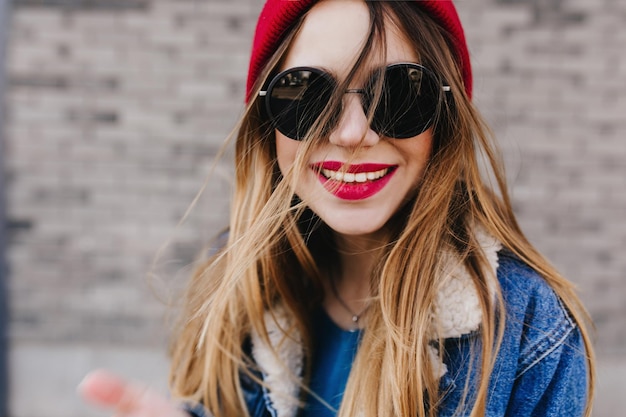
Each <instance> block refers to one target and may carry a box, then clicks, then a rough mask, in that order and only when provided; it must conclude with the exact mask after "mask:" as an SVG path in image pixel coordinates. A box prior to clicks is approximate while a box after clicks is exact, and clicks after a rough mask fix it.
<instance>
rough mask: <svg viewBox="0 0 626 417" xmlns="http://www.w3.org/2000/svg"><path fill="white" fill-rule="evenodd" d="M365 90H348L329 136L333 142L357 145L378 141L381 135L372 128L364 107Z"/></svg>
mask: <svg viewBox="0 0 626 417" xmlns="http://www.w3.org/2000/svg"><path fill="white" fill-rule="evenodd" d="M363 92H364V91H363V90H360V89H349V90H346V95H345V96H344V99H343V101H344V104H343V108H342V111H341V114H340V115H339V120H338V122H337V124H336V126H335V128H334V129H333V130H332V131H331V133H330V136H329V141H330V142H331V143H332V144H334V145H338V146H343V147H356V146H373V145H375V144H376V143H378V141H379V136H378V134H377V133H376V132H374V131H373V130H372V129H371V128H370V125H369V123H368V120H367V115H366V114H365V110H364V108H363V102H362V94H363Z"/></svg>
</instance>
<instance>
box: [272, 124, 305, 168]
mask: <svg viewBox="0 0 626 417" xmlns="http://www.w3.org/2000/svg"><path fill="white" fill-rule="evenodd" d="M299 146H300V142H298V141H297V140H293V139H289V138H288V137H287V136H285V135H283V134H282V133H280V132H278V131H276V160H277V162H278V167H279V168H280V172H281V173H282V174H283V176H284V175H285V174H286V173H287V172H288V171H289V169H290V168H291V167H292V166H293V163H294V161H295V160H296V154H297V153H298V148H299Z"/></svg>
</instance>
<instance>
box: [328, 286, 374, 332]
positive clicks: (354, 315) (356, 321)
mask: <svg viewBox="0 0 626 417" xmlns="http://www.w3.org/2000/svg"><path fill="white" fill-rule="evenodd" d="M330 288H331V290H333V295H334V296H335V298H336V299H337V301H339V304H341V306H342V307H343V308H344V309H345V310H346V311H347V312H348V313H350V315H351V316H352V323H354V328H352V329H351V331H352V332H356V331H357V330H359V320H360V319H361V316H363V314H364V313H365V312H366V311H367V309H368V308H369V306H370V304H369V302H368V303H367V304H366V305H365V307H363V310H361V312H360V313H355V312H354V311H352V309H351V308H350V307H349V306H348V304H347V303H346V302H345V301H344V300H343V298H341V296H340V295H339V291H337V287H336V285H335V280H334V279H331V280H330Z"/></svg>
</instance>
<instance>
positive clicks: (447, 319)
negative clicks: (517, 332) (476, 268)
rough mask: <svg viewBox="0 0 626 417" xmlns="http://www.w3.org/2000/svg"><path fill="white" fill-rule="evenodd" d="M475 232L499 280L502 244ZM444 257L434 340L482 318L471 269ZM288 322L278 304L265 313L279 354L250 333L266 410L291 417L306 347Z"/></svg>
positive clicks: (440, 371)
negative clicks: (286, 332) (272, 311)
mask: <svg viewBox="0 0 626 417" xmlns="http://www.w3.org/2000/svg"><path fill="white" fill-rule="evenodd" d="M474 232H475V237H476V239H477V241H478V243H479V245H480V246H481V248H482V250H483V253H484V255H485V257H486V258H487V261H488V263H489V266H490V271H486V273H487V277H488V279H489V282H491V283H493V285H495V282H496V270H497V268H498V252H499V251H500V249H502V244H501V243H500V242H499V241H498V240H497V239H496V238H494V237H493V236H490V235H489V234H487V233H486V232H485V231H484V230H483V229H482V228H480V227H477V228H475V230H474ZM444 256H445V257H446V259H444V262H443V263H442V264H443V265H444V268H443V270H442V271H441V273H442V276H443V284H442V287H441V289H440V291H439V293H438V294H437V297H436V299H435V304H434V307H433V311H432V313H431V329H430V330H429V335H430V337H431V340H437V339H439V337H441V338H444V339H447V338H455V337H460V336H462V335H465V334H468V333H471V332H473V331H476V330H478V328H479V326H480V324H481V322H482V310H481V308H480V300H479V298H478V292H477V290H476V287H475V285H474V283H473V281H472V278H471V276H470V274H469V272H468V271H467V270H466V268H465V267H463V266H462V265H461V264H460V263H459V262H458V260H456V259H455V257H454V255H452V254H450V253H448V254H445V255H444ZM290 323H291V316H290V315H289V314H287V312H286V311H284V309H277V311H276V312H275V318H274V317H273V316H272V315H271V314H270V313H269V312H266V313H265V324H266V326H267V330H268V334H269V338H270V343H271V345H272V346H274V348H275V349H276V353H277V355H275V354H274V353H273V349H271V348H270V347H269V346H267V344H266V343H265V342H264V341H263V340H262V339H261V337H260V336H259V335H258V334H256V333H254V332H253V334H252V335H251V337H252V356H253V357H254V360H255V361H256V363H257V364H258V365H259V367H260V369H261V371H262V373H263V380H264V381H265V383H266V384H267V388H264V393H265V396H266V400H267V403H268V410H269V411H270V412H271V413H272V415H273V416H274V417H293V416H295V415H296V412H297V409H298V400H297V398H298V392H299V389H300V386H299V384H298V381H297V380H296V379H294V376H296V375H301V373H302V366H303V357H304V352H303V347H302V343H301V339H300V336H299V335H298V334H295V335H292V336H291V337H285V336H284V333H283V331H284V330H285V329H289V328H290ZM429 353H430V359H431V360H432V363H433V367H434V369H435V373H436V375H437V377H439V378H440V377H442V376H443V375H445V373H446V372H447V368H446V365H445V364H444V363H443V362H441V360H440V359H439V353H438V352H437V349H436V348H435V347H433V346H429Z"/></svg>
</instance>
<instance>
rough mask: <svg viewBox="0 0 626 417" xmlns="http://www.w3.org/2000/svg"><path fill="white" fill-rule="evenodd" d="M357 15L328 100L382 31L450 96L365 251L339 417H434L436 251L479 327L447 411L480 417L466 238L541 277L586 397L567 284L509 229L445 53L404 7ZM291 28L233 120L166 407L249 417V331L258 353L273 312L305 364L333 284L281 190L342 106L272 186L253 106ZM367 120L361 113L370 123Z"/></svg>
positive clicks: (472, 246) (481, 392) (316, 244)
mask: <svg viewBox="0 0 626 417" xmlns="http://www.w3.org/2000/svg"><path fill="white" fill-rule="evenodd" d="M366 4H367V7H368V8H369V11H370V31H369V36H368V38H367V40H366V42H365V43H364V46H363V48H362V51H361V53H360V55H359V56H358V57H357V59H356V61H355V63H354V65H353V67H352V69H351V71H350V73H349V75H348V77H347V79H346V80H344V81H343V82H342V85H341V86H339V88H337V91H343V89H342V88H341V87H342V86H346V87H347V86H348V85H349V84H350V81H351V79H352V78H353V77H355V74H356V73H357V72H358V70H359V68H361V67H362V65H363V64H364V63H365V62H367V61H368V59H369V58H371V57H372V56H373V55H376V54H381V55H383V56H384V45H385V33H386V30H389V25H394V26H395V28H396V29H399V30H400V31H401V32H402V33H403V34H404V36H405V37H406V39H407V40H408V41H409V42H410V43H411V44H412V45H414V46H415V49H416V51H417V52H418V56H419V57H420V63H421V64H422V65H424V66H425V67H427V68H429V69H430V70H432V71H433V72H434V73H435V74H438V76H439V77H441V79H442V80H445V81H446V83H447V84H449V85H450V86H451V87H452V88H451V90H452V92H451V93H450V94H451V95H450V96H449V97H448V98H447V99H446V100H442V101H441V103H440V104H439V109H438V117H437V120H436V121H435V124H434V127H433V140H434V142H433V143H434V146H433V150H432V155H431V157H430V160H429V163H428V165H427V167H426V169H425V171H424V174H423V179H422V181H421V183H420V186H419V190H418V191H417V193H416V196H415V197H414V198H412V199H411V201H410V202H409V203H407V204H406V206H404V207H403V208H401V209H400V210H399V212H398V213H397V214H396V215H395V216H394V218H392V219H391V220H390V221H389V224H388V225H387V226H386V228H385V230H386V232H387V241H386V242H385V244H384V245H382V246H381V248H380V250H379V251H378V252H377V259H376V263H375V265H376V266H375V268H374V269H373V270H372V272H371V277H370V280H371V288H372V295H371V296H372V301H371V305H370V307H369V309H368V311H367V313H366V314H367V317H366V323H367V325H366V329H365V331H364V334H363V340H362V342H361V344H360V348H359V350H358V353H357V356H356V359H355V362H354V364H353V367H352V371H351V373H350V377H349V380H348V384H347V387H346V390H345V393H344V397H343V402H342V405H341V408H340V410H339V414H338V415H339V416H340V417H354V416H356V415H357V414H358V413H362V414H360V415H363V416H365V417H392V416H419V417H425V416H434V415H436V413H437V405H438V402H439V401H440V400H441V398H440V394H439V393H438V379H437V378H436V376H435V370H434V369H433V364H432V363H431V360H430V359H429V352H428V346H429V342H430V341H431V340H430V339H431V338H432V335H431V334H430V333H429V324H430V321H431V318H430V312H431V309H432V306H433V304H434V300H435V297H436V294H437V291H438V290H439V288H440V287H441V285H442V282H441V276H442V274H441V273H440V270H441V266H442V265H441V253H442V252H444V251H448V252H451V253H454V254H455V256H456V257H457V258H458V262H460V263H461V264H463V265H464V266H465V268H466V269H467V271H468V272H469V273H470V275H471V277H472V279H473V281H474V284H475V286H476V289H477V292H478V294H479V299H480V307H481V309H482V314H483V321H482V324H481V332H480V336H479V339H480V341H479V346H480V348H479V349H478V351H476V352H474V354H475V355H477V357H478V358H479V360H478V361H477V363H478V364H479V365H478V369H477V371H478V372H479V373H480V375H481V376H482V377H480V378H478V381H479V382H478V384H479V385H478V387H473V389H472V390H471V392H473V393H474V394H473V395H471V396H470V395H469V392H470V390H469V389H467V392H468V394H467V396H466V399H465V401H464V404H461V405H460V406H459V407H469V409H470V410H471V415H472V416H482V415H484V414H485V411H486V404H487V397H488V386H489V379H490V378H489V375H490V374H491V372H492V369H493V366H494V361H495V358H496V355H497V351H498V346H499V344H500V340H501V338H502V334H501V333H502V331H503V329H504V326H503V323H504V320H505V317H504V314H503V312H504V311H505V310H504V307H503V305H502V303H503V301H502V297H501V295H500V293H499V290H498V288H499V287H498V285H497V281H496V278H495V277H494V276H492V275H493V274H489V273H487V272H486V271H489V268H488V263H487V260H486V258H485V255H484V254H483V252H482V250H481V248H480V246H479V244H478V242H477V241H476V239H475V237H474V234H473V230H474V228H475V227H476V225H481V227H482V228H483V229H484V230H486V231H487V232H488V233H489V234H491V235H493V236H494V237H496V238H497V239H498V240H499V241H500V242H502V244H503V246H504V247H506V248H507V249H508V250H510V251H512V252H513V253H514V254H515V255H516V256H517V257H519V258H520V259H521V260H522V261H524V262H526V263H527V264H528V265H530V266H531V267H532V268H534V269H535V270H536V271H537V272H538V273H539V274H541V275H542V276H543V278H544V279H545V280H546V282H547V283H548V284H549V285H550V286H551V287H552V288H553V289H554V291H555V292H556V294H557V295H558V296H559V297H560V298H561V300H562V301H563V303H564V304H565V306H566V307H567V309H568V310H569V311H570V313H571V314H572V316H573V318H574V320H575V321H576V322H577V323H578V324H579V326H580V329H581V331H582V334H583V338H584V341H585V346H586V349H587V353H588V361H589V369H590V371H589V372H590V374H589V381H590V382H589V384H590V386H589V390H588V392H589V398H591V397H592V394H593V386H594V378H593V374H594V373H593V369H594V366H593V365H594V362H593V356H592V355H593V354H592V352H593V350H592V346H591V343H590V336H589V333H588V328H589V325H590V321H589V317H588V315H587V313H586V311H585V309H584V308H583V306H582V305H581V303H580V301H579V299H578V297H577V295H576V293H575V291H574V288H573V286H572V284H571V283H570V282H568V281H567V280H565V279H564V278H562V277H561V276H560V275H559V274H558V272H557V271H556V270H555V269H554V268H553V267H552V266H551V265H550V264H549V263H548V262H547V261H546V260H545V259H544V258H543V257H542V256H541V255H540V254H539V253H538V252H537V251H536V250H535V248H534V247H533V246H532V245H531V244H530V243H529V242H528V240H527V239H526V238H525V237H524V235H523V233H522V232H521V230H520V229H519V227H518V224H517V222H516V219H515V216H514V214H513V210H512V207H511V203H510V200H509V196H508V193H507V188H506V184H505V176H504V173H503V167H502V165H501V161H500V159H499V156H498V151H497V148H496V146H495V144H494V143H492V139H491V134H490V132H489V130H488V128H487V127H486V126H485V124H484V122H483V120H482V119H481V117H480V115H479V114H478V112H477V111H476V109H475V108H474V106H473V104H472V102H471V100H470V99H469V97H468V96H467V94H466V92H465V89H464V86H463V82H462V76H461V72H460V69H459V68H458V64H457V62H458V61H457V59H456V57H455V56H454V55H453V53H454V52H453V51H454V48H452V47H451V45H452V44H451V42H452V41H451V40H450V38H449V37H448V35H447V34H446V33H445V32H444V31H443V30H442V29H441V27H440V26H438V25H437V24H436V23H435V22H433V21H432V20H431V19H430V18H429V17H428V16H427V15H425V14H424V13H423V12H421V11H420V9H419V7H418V6H416V4H415V2H366ZM300 23H301V21H300ZM300 26H301V24H296V25H295V26H294V27H293V28H292V30H291V31H290V32H289V33H288V34H287V35H286V37H285V40H284V42H283V43H282V45H281V47H280V48H279V49H278V50H277V51H276V52H275V54H274V56H273V57H272V59H271V60H270V62H269V63H268V65H267V66H266V68H265V70H264V72H263V74H262V76H261V77H260V78H259V80H258V81H257V83H256V86H255V89H254V91H253V96H252V97H253V99H252V100H251V101H250V103H249V104H248V106H247V108H246V111H245V114H244V116H243V117H242V119H241V121H240V125H239V128H238V134H237V135H236V144H235V178H236V182H235V184H234V195H233V199H232V208H231V215H230V224H229V228H228V235H227V242H226V243H225V244H223V245H222V246H221V248H220V249H219V250H218V251H217V253H215V254H214V255H212V256H211V257H210V259H208V260H206V261H204V262H203V263H202V264H201V267H199V268H198V269H197V271H196V272H195V274H194V275H193V277H192V280H191V282H190V284H189V287H188V292H187V295H186V298H185V304H184V311H183V314H182V317H181V323H180V326H179V330H178V333H177V334H176V335H175V337H174V338H173V343H172V351H171V353H172V368H171V374H170V375H171V377H170V382H171V389H172V394H173V395H174V396H175V397H179V398H186V399H194V400H197V401H201V402H202V403H203V404H204V405H205V406H206V407H207V409H209V410H210V411H211V412H212V413H213V414H214V415H215V416H216V417H240V416H247V415H248V411H247V408H246V405H245V402H244V399H243V395H242V387H241V382H240V381H241V376H242V375H247V376H248V377H250V378H252V379H254V380H256V381H257V382H258V383H261V384H262V383H263V381H261V380H260V378H258V377H257V376H256V375H258V373H255V371H257V369H256V365H255V364H254V361H253V360H252V358H251V357H249V352H247V350H246V349H244V346H245V345H246V343H247V341H248V340H249V337H250V334H251V333H252V332H254V333H256V334H257V335H259V337H261V339H262V340H264V341H265V342H266V344H267V345H268V346H270V345H271V343H270V342H269V337H268V331H267V328H266V321H265V320H266V319H265V318H264V315H267V314H269V315H270V317H271V316H277V315H280V314H284V311H286V312H287V314H288V315H289V316H290V317H292V318H293V319H292V320H291V321H290V324H289V326H287V327H286V328H285V327H283V328H282V331H283V332H284V337H285V338H296V337H297V338H298V341H299V342H301V343H302V344H303V346H304V352H305V356H306V355H309V354H310V351H311V350H310V349H311V340H310V328H311V323H310V317H311V315H312V312H313V311H314V310H315V309H316V308H319V306H320V303H321V301H322V299H323V297H324V285H323V282H324V280H325V279H328V276H329V273H330V272H332V271H330V269H332V267H331V266H330V265H332V264H333V262H329V259H330V260H332V259H334V256H336V254H335V253H334V251H333V249H332V248H333V233H332V231H331V230H329V228H328V227H327V226H325V225H324V224H323V222H321V221H320V219H319V218H317V217H316V216H315V214H314V213H312V212H311V211H310V210H309V209H308V208H307V206H306V204H305V202H302V201H300V200H299V199H298V197H297V196H296V195H295V193H294V187H293V184H295V183H296V182H297V180H298V178H297V177H298V173H299V172H301V171H302V169H301V168H302V167H303V166H304V165H305V162H306V160H307V155H308V154H309V152H310V151H311V149H313V147H314V146H315V145H316V144H317V143H319V142H320V141H323V140H327V132H328V129H329V126H330V125H331V124H332V123H333V121H334V120H336V115H337V114H338V113H339V112H340V111H341V101H342V97H343V96H342V94H340V93H338V94H335V96H334V97H333V98H332V100H331V101H330V102H329V104H328V106H327V109H326V111H325V113H324V115H322V117H320V119H319V120H318V121H317V122H316V123H315V124H314V125H313V127H312V129H311V131H310V132H309V134H308V135H307V138H306V139H305V140H304V141H302V146H300V149H299V153H298V156H297V158H296V163H295V164H294V168H293V169H292V170H290V171H289V172H283V173H281V172H280V170H279V168H278V165H277V161H276V149H275V137H274V131H273V129H272V127H271V126H270V125H269V123H268V121H267V119H266V117H265V116H264V114H263V107H262V104H261V100H260V99H259V98H258V94H257V93H258V91H259V90H260V89H261V88H262V87H263V85H264V84H265V83H266V82H267V80H268V79H269V78H270V77H271V76H272V75H273V74H275V73H276V72H277V70H278V69H279V67H280V64H281V60H282V59H283V58H284V56H285V55H286V53H287V52H288V48H289V45H290V43H291V42H292V40H293V39H294V37H295V36H297V34H298V31H299V28H300ZM378 89H379V90H380V86H378ZM379 93H380V91H378V94H379ZM372 113H373V109H370V114H368V117H370V120H371V118H372ZM279 310H280V311H282V313H281V312H280V311H279ZM440 342H441V341H440ZM470 362H472V361H470ZM309 373H310V370H309V369H305V370H304V375H293V377H294V380H297V381H302V382H300V383H301V385H302V388H303V389H302V390H301V392H303V393H305V392H307V388H306V384H307V381H308V375H309ZM300 399H301V398H300ZM296 400H297V399H296ZM590 403H591V401H588V404H590ZM464 409H465V408H464ZM589 414H590V405H588V406H587V415H589Z"/></svg>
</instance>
